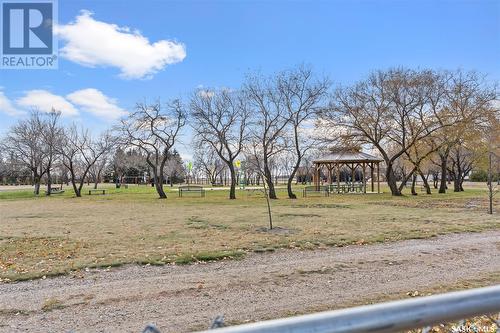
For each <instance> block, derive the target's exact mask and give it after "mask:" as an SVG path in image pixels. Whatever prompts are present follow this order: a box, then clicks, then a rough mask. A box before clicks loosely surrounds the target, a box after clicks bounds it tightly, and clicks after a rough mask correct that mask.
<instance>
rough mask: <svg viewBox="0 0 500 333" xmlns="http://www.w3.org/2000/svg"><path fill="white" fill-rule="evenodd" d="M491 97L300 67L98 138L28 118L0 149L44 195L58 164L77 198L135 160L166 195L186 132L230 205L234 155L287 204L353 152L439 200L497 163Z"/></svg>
mask: <svg viewBox="0 0 500 333" xmlns="http://www.w3.org/2000/svg"><path fill="white" fill-rule="evenodd" d="M496 100H497V91H496V88H495V87H494V86H491V85H489V84H488V83H487V82H486V81H485V80H484V78H483V77H482V76H481V75H479V74H477V73H473V72H463V71H456V72H447V71H433V70H411V69H405V68H397V69H390V70H386V71H377V72H374V73H372V74H371V75H369V76H368V77H367V78H366V79H365V80H362V81H360V82H358V83H355V84H353V85H349V86H340V87H337V88H336V89H334V90H333V91H332V89H331V83H330V80H329V79H328V78H325V77H318V76H316V75H314V74H313V72H312V70H311V69H310V68H308V67H305V66H299V67H297V68H295V69H292V70H287V71H283V72H280V73H277V74H276V75H272V76H269V77H265V76H261V75H249V76H247V77H246V79H245V80H244V83H243V84H242V85H241V87H240V88H238V89H199V90H197V91H195V92H193V93H192V94H191V96H190V98H189V100H188V101H185V102H183V101H181V100H172V101H170V102H168V103H160V102H159V101H158V102H155V103H151V104H148V103H139V104H137V105H136V107H135V109H134V110H133V112H131V113H130V114H129V115H128V116H127V117H126V118H124V119H122V120H121V121H120V123H119V124H117V125H115V126H114V127H113V129H112V131H109V132H105V133H103V134H102V135H101V136H100V137H98V138H93V137H92V136H91V135H90V133H89V132H88V131H86V130H82V129H78V128H77V127H76V126H70V127H67V128H63V127H61V126H60V125H59V124H58V118H59V114H58V113H57V112H56V111H54V112H52V113H49V114H40V113H38V112H34V113H33V114H32V116H31V117H30V118H29V119H27V120H22V121H20V122H19V123H18V124H17V125H16V126H13V127H12V128H11V130H10V131H9V133H8V134H7V136H6V137H5V138H4V140H2V145H3V147H4V151H5V152H6V153H7V154H8V155H9V156H11V157H15V158H11V160H15V161H16V163H21V164H22V165H24V166H25V167H26V168H28V169H29V170H30V173H31V174H32V175H33V179H34V181H35V184H38V185H36V186H35V188H36V189H35V191H36V192H37V193H38V191H39V184H40V179H41V178H42V177H44V176H45V177H47V179H49V181H48V184H47V187H48V188H49V189H50V186H51V185H50V179H51V177H50V172H51V170H53V169H54V168H55V167H56V166H57V167H58V168H59V167H62V168H63V169H64V170H66V172H67V175H68V179H69V180H70V181H71V183H72V185H73V189H74V191H75V193H76V195H77V196H80V195H81V189H82V186H83V184H84V182H85V179H88V178H89V177H91V178H93V179H96V180H98V179H100V177H101V176H102V173H103V171H104V170H106V168H108V169H109V168H112V170H113V172H114V174H115V176H117V177H118V178H120V177H121V176H122V175H123V174H124V173H125V172H126V171H125V170H128V169H130V168H136V166H134V165H135V164H134V163H136V164H137V163H138V161H140V163H142V164H141V165H140V166H139V165H137V168H136V169H137V170H138V172H146V171H147V172H148V174H150V175H151V178H152V182H153V184H154V186H155V188H156V191H157V192H158V195H159V197H160V198H166V193H165V191H164V190H163V184H164V183H165V179H166V178H167V177H168V178H170V179H172V177H174V174H180V173H184V174H185V175H186V176H189V173H190V172H192V171H191V170H186V169H185V168H183V166H182V161H181V160H180V157H179V156H178V153H176V151H175V147H176V146H177V145H178V144H179V138H180V136H181V134H182V133H183V132H185V130H186V127H190V128H191V131H192V133H193V137H192V146H193V151H194V156H195V163H194V166H195V168H197V171H198V172H203V173H204V174H205V176H206V178H208V179H211V180H212V182H213V183H215V182H217V181H216V179H217V177H218V176H220V175H221V174H222V173H224V174H226V175H227V177H228V178H229V180H230V182H229V183H230V192H229V198H230V199H235V198H236V186H237V180H238V174H237V167H236V165H237V161H239V160H244V161H245V172H246V174H247V175H250V174H251V175H252V177H254V179H256V180H257V181H258V182H260V181H263V182H264V184H265V186H266V188H267V189H268V191H269V197H270V198H271V199H275V198H277V195H276V189H275V184H274V179H273V175H276V170H278V169H279V170H284V172H283V175H284V176H285V177H286V179H287V192H288V197H289V198H295V197H296V195H295V194H294V193H293V188H292V184H293V182H294V180H295V179H296V178H297V176H300V177H301V178H304V179H306V178H307V174H308V173H309V171H308V169H309V168H310V165H311V164H310V161H311V160H312V159H313V157H314V156H317V155H319V154H322V153H325V152H327V151H328V148H331V147H335V148H337V149H338V148H339V147H352V146H358V147H361V148H362V149H365V150H370V151H374V152H375V153H376V154H377V155H379V156H381V157H382V158H383V159H384V161H385V179H386V181H387V183H388V185H389V188H390V190H391V192H392V194H393V195H401V191H402V189H403V186H405V185H406V184H407V183H408V182H411V183H412V192H413V193H414V194H416V190H415V183H416V179H417V177H420V178H422V180H423V182H424V186H425V188H426V191H427V193H431V186H430V185H429V175H433V178H435V179H433V180H435V182H434V184H435V185H438V184H439V192H440V193H444V192H445V191H446V190H447V182H448V181H450V180H452V181H453V188H454V190H455V191H461V190H463V186H462V183H463V181H464V179H465V177H466V176H467V175H468V174H469V172H470V171H471V169H472V168H473V167H475V166H477V165H481V163H485V162H484V161H485V159H486V158H487V157H488V155H492V154H493V155H492V156H498V149H499V148H498V147H499V146H498V134H497V133H498V132H499V131H498V130H499V114H498V112H499V110H498V104H495V102H496ZM130 152H134V153H133V154H131V153H130ZM132 157H134V158H132ZM125 161H128V162H126V163H125ZM133 161H135V162H133ZM495 161H497V160H495ZM495 163H496V162H494V163H493V164H495ZM131 165H132V166H131ZM180 169H182V170H180ZM304 170H306V172H305V174H304V175H302V174H300V175H299V173H304ZM48 193H50V191H48Z"/></svg>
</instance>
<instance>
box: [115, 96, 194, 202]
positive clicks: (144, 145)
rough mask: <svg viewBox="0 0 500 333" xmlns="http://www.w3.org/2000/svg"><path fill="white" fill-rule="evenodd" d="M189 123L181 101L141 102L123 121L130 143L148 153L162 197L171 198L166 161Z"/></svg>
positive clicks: (126, 140)
mask: <svg viewBox="0 0 500 333" xmlns="http://www.w3.org/2000/svg"><path fill="white" fill-rule="evenodd" d="M185 124H186V112H185V110H184V107H183V105H182V104H181V102H180V101H179V100H173V101H171V102H170V103H168V104H167V105H166V106H162V105H161V104H160V102H157V103H154V104H150V105H148V104H145V103H139V104H137V106H136V110H135V112H133V113H131V114H130V115H129V116H128V118H126V119H124V120H122V122H121V126H120V127H119V130H120V131H121V132H122V135H123V137H124V142H123V143H125V144H126V145H128V146H132V147H138V148H140V149H142V150H143V151H144V153H145V154H146V161H147V163H148V165H149V166H150V168H151V171H152V173H153V175H154V185H155V187H156V191H157V192H158V195H159V197H160V198H161V199H164V198H167V195H166V194H165V191H164V190H163V183H164V179H165V178H164V169H165V163H166V162H167V159H168V157H169V153H170V151H171V149H172V148H173V146H174V144H175V143H176V140H177V139H178V136H179V133H180V131H181V129H182V128H183V127H184V125H185Z"/></svg>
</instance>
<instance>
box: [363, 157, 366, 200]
mask: <svg viewBox="0 0 500 333" xmlns="http://www.w3.org/2000/svg"><path fill="white" fill-rule="evenodd" d="M365 173H366V165H365V163H364V162H363V193H366V177H365Z"/></svg>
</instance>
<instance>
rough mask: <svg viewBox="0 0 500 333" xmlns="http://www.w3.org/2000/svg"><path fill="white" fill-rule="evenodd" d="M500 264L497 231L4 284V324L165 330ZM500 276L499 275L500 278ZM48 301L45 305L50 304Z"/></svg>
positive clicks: (2, 328)
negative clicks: (153, 327)
mask: <svg viewBox="0 0 500 333" xmlns="http://www.w3.org/2000/svg"><path fill="white" fill-rule="evenodd" d="M491 272H500V231H494V232H488V233H473V234H454V235H447V236H440V237H437V238H433V239H427V240H409V241H401V242H397V243H390V244H377V245H360V246H349V247H344V248H328V249H323V250H315V251H299V250H280V251H276V252H274V253H264V254H250V255H248V256H247V257H246V258H245V259H243V260H239V261H222V262H214V263H203V264H202V263H200V264H194V265H188V266H174V265H168V266H162V267H153V266H147V267H143V266H137V265H131V266H126V267H123V268H115V269H111V270H90V271H88V272H82V273H78V274H76V273H75V274H73V275H72V276H64V277H57V278H51V279H45V280H36V281H28V282H21V283H13V284H0V332H24V331H26V332H69V331H71V332H141V330H142V329H143V328H144V326H145V325H146V324H148V323H154V324H156V325H157V326H158V327H159V328H160V329H161V331H162V332H185V331H190V330H195V329H203V328H206V327H207V326H208V324H209V322H210V321H211V319H213V318H214V317H215V316H217V315H219V314H224V316H225V319H226V321H227V322H230V323H236V322H238V323H241V322H246V321H254V320H259V319H268V318H276V317H282V316H287V315H290V314H293V313H305V312H313V311H317V310H325V309H329V308H340V307H343V306H348V305H350V304H353V303H357V302H360V301H368V300H373V299H377V298H380V297H386V296H390V295H395V294H400V293H406V292H409V291H413V290H422V289H425V288H429V287H432V286H439V285H444V284H454V283H457V282H460V281H463V280H466V279H470V278H474V277H478V276H481V275H482V274H488V273H491ZM499 282H500V281H499ZM44 309H45V310H44Z"/></svg>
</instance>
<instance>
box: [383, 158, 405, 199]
mask: <svg viewBox="0 0 500 333" xmlns="http://www.w3.org/2000/svg"><path fill="white" fill-rule="evenodd" d="M386 164H387V169H386V170H385V178H386V180H387V185H388V186H389V188H390V190H391V193H392V195H394V196H400V195H401V191H400V190H399V188H398V184H397V183H396V175H395V174H394V169H393V167H392V163H386Z"/></svg>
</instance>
